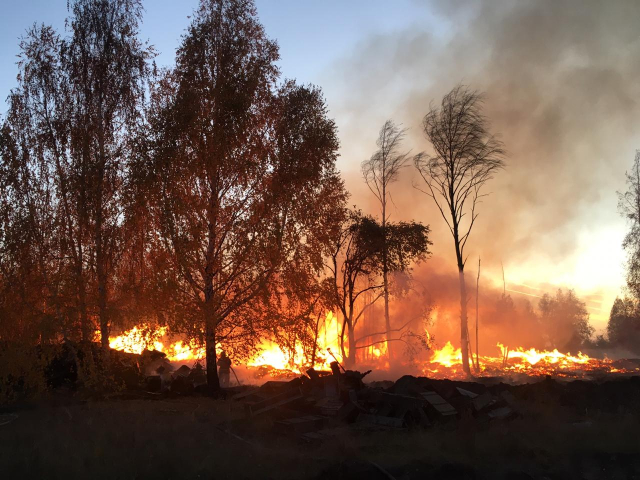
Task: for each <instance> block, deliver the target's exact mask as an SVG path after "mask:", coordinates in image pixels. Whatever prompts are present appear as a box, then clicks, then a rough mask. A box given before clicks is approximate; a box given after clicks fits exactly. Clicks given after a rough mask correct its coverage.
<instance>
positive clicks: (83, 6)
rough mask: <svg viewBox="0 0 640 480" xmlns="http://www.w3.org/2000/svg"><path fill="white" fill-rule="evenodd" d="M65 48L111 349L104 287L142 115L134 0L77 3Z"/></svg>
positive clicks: (143, 62) (145, 51)
mask: <svg viewBox="0 0 640 480" xmlns="http://www.w3.org/2000/svg"><path fill="white" fill-rule="evenodd" d="M70 9H71V14H72V16H71V19H70V24H71V30H72V35H71V38H70V39H69V40H68V42H66V44H65V45H64V48H63V68H64V70H65V72H66V74H67V77H66V80H67V81H68V88H69V98H70V102H71V106H70V109H71V112H70V115H71V125H70V149H71V150H72V155H73V156H74V157H75V158H76V159H77V160H76V161H77V164H78V167H79V170H80V171H81V173H82V176H83V177H84V181H85V182H86V187H87V190H86V195H87V197H86V198H85V199H84V201H85V202H86V203H85V205H86V208H87V211H86V212H85V214H86V216H87V217H88V221H89V226H90V231H91V235H90V239H89V245H88V247H89V249H90V251H91V264H92V269H93V272H94V274H95V278H96V287H97V304H98V305H97V306H98V316H99V324H100V333H101V341H102V347H103V349H104V350H105V351H108V349H109V328H110V319H109V313H110V306H109V289H110V284H111V282H112V281H113V276H114V273H115V271H116V267H117V262H118V257H119V254H120V248H121V245H120V243H119V242H120V239H121V233H122V232H121V231H120V230H121V224H122V220H123V215H124V212H123V208H122V206H123V205H122V202H121V197H122V190H123V181H124V180H123V179H124V177H125V175H126V171H127V165H128V160H129V156H128V154H127V153H128V151H129V150H130V141H131V139H132V138H133V137H134V135H133V131H134V128H135V126H136V124H137V123H138V122H139V120H140V118H141V112H142V106H143V104H142V103H143V100H144V91H145V81H146V79H147V76H148V73H149V69H148V60H149V59H150V58H151V57H152V55H153V51H152V49H150V48H148V47H145V46H144V45H143V44H142V43H141V42H140V41H139V40H138V38H137V35H138V29H139V24H140V21H141V18H142V3H141V1H140V0H115V1H107V0H75V1H74V2H73V3H72V4H71V7H70Z"/></svg>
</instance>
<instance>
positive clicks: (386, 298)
mask: <svg viewBox="0 0 640 480" xmlns="http://www.w3.org/2000/svg"><path fill="white" fill-rule="evenodd" d="M385 257H386V255H385ZM384 262H385V266H384V272H383V277H382V278H383V283H384V326H385V328H386V330H387V356H388V357H389V367H391V364H392V362H393V355H392V353H391V340H392V338H391V320H390V319H389V284H388V283H387V275H388V272H387V268H386V260H385V261H384Z"/></svg>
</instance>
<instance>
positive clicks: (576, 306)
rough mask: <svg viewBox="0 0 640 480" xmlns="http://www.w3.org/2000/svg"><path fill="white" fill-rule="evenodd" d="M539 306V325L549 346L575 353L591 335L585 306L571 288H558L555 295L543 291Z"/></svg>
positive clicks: (591, 331)
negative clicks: (546, 336)
mask: <svg viewBox="0 0 640 480" xmlns="http://www.w3.org/2000/svg"><path fill="white" fill-rule="evenodd" d="M539 308H540V322H541V326H542V328H543V329H544V331H545V332H546V334H547V335H548V342H549V343H551V344H552V345H550V346H553V347H556V348H559V349H563V350H569V351H571V352H573V353H577V350H579V349H580V348H582V347H583V346H584V344H585V342H586V341H587V340H589V338H590V337H591V335H593V332H594V329H593V327H592V326H591V325H590V323H589V313H588V312H587V307H586V305H585V303H584V302H583V301H581V300H580V299H579V298H578V297H577V296H576V294H575V293H574V291H573V290H567V291H566V292H563V291H562V289H558V291H557V292H556V294H555V296H551V295H549V294H548V293H545V294H544V295H543V296H542V298H541V299H540V303H539Z"/></svg>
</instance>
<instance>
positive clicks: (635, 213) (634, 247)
mask: <svg viewBox="0 0 640 480" xmlns="http://www.w3.org/2000/svg"><path fill="white" fill-rule="evenodd" d="M625 175H626V180H627V191H626V192H618V210H619V211H620V214H621V215H622V216H623V217H624V218H626V219H627V221H628V222H629V231H628V232H627V234H626V235H625V237H624V240H623V242H622V247H623V248H624V249H625V250H626V252H627V288H628V289H629V291H630V292H631V294H632V295H633V297H634V298H635V299H636V300H640V151H637V152H636V156H635V158H634V160H633V166H632V167H631V171H630V172H626V174H625Z"/></svg>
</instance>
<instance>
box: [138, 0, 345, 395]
mask: <svg viewBox="0 0 640 480" xmlns="http://www.w3.org/2000/svg"><path fill="white" fill-rule="evenodd" d="M278 58H279V54H278V47H277V45H276V43H275V42H273V41H271V40H269V39H268V38H267V37H266V35H265V33H264V30H263V28H262V25H260V23H259V22H258V19H257V17H256V9H255V6H254V4H253V2H252V1H250V0H202V1H201V2H200V7H199V8H198V10H197V12H196V13H195V16H194V19H193V21H192V23H191V25H190V26H189V28H188V30H187V32H186V34H185V35H184V36H183V39H182V44H181V45H180V48H179V49H178V51H177V58H176V67H175V69H173V70H172V71H170V72H167V73H166V75H164V77H163V78H162V79H161V81H160V82H159V83H158V84H157V85H156V86H155V87H154V90H153V94H152V104H153V105H152V110H151V112H150V118H151V132H152V134H153V135H154V137H155V138H154V141H153V143H152V145H153V146H152V152H151V153H150V157H151V158H152V162H151V165H150V166H149V168H148V171H149V172H151V174H152V176H153V177H154V178H155V180H156V189H155V191H154V192H153V196H152V198H151V200H152V202H151V203H152V211H153V216H154V219H155V225H156V228H157V230H158V234H159V237H160V238H161V239H162V243H163V246H164V248H165V250H166V251H167V252H168V254H169V255H168V259H169V260H170V263H169V264H168V265H167V267H168V268H169V269H170V272H171V274H170V278H172V279H173V280H172V281H174V282H175V283H174V285H173V294H174V295H173V298H174V301H175V302H176V303H177V304H181V305H182V307H183V309H182V312H183V313H184V316H183V323H184V324H186V325H189V324H190V325H191V326H192V327H193V328H194V329H197V330H200V332H201V333H202V334H203V336H204V342H205V346H206V357H207V358H206V362H207V381H208V384H209V387H210V389H211V390H212V391H213V392H215V391H216V390H217V389H219V381H218V376H217V371H216V345H218V344H219V343H220V342H221V341H222V342H225V343H226V342H228V341H230V339H231V338H233V335H237V334H238V332H242V335H243V342H244V343H246V344H247V345H251V344H254V343H255V342H256V341H257V339H256V333H255V332H257V331H258V330H259V328H258V327H257V326H256V322H259V321H260V320H261V318H260V317H257V316H256V315H254V314H253V313H254V312H253V310H254V309H255V304H254V301H257V300H258V299H259V297H260V296H262V295H266V293H267V292H268V286H269V283H270V282H271V281H272V280H273V279H276V278H277V276H278V274H279V273H280V271H281V267H282V265H283V263H284V262H287V261H296V259H297V258H305V256H306V255H307V254H308V251H309V250H312V245H313V244H314V242H322V241H325V236H326V235H327V234H328V232H330V231H331V228H329V225H330V224H331V222H333V221H334V219H333V217H332V213H333V212H334V208H333V206H334V205H335V203H336V202H338V203H339V202H341V201H343V200H344V198H345V193H344V188H343V186H342V181H341V180H340V178H339V176H338V173H337V171H336V170H335V160H336V155H337V148H338V140H337V136H336V127H335V124H334V122H333V121H331V120H329V119H328V118H327V116H326V113H327V112H326V107H325V105H324V101H323V99H322V96H321V94H320V91H319V90H318V89H316V88H315V87H300V86H297V85H295V83H293V82H285V83H284V85H282V86H280V87H279V88H277V87H276V80H277V79H278V75H279V72H278V68H277V66H276V63H275V62H276V61H277V60H278ZM143 170H144V169H143ZM305 249H306V250H308V251H306V252H305ZM316 250H317V249H316ZM311 257H313V256H311ZM312 260H313V262H314V263H313V265H314V266H316V267H318V268H319V267H320V266H321V265H322V260H321V258H315V259H313V258H312ZM305 261H306V260H305Z"/></svg>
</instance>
